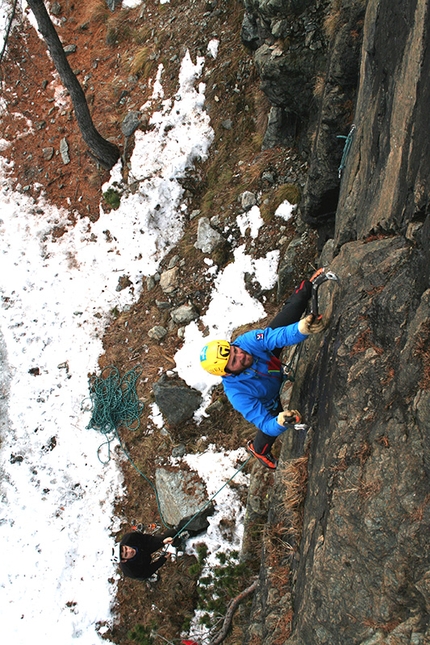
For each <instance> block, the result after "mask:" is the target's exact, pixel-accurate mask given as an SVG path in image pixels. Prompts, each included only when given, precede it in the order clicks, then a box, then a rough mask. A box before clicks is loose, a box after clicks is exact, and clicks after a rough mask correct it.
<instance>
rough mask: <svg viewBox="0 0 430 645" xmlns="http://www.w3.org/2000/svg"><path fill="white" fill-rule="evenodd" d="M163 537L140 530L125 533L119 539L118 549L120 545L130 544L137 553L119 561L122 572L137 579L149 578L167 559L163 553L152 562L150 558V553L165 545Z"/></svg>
mask: <svg viewBox="0 0 430 645" xmlns="http://www.w3.org/2000/svg"><path fill="white" fill-rule="evenodd" d="M164 537H165V536H157V535H147V534H146V533H140V531H133V532H132V533H126V534H125V535H124V537H123V538H122V540H121V543H120V549H121V547H122V546H131V547H133V549H136V551H137V553H136V555H135V556H134V557H133V558H131V559H130V560H126V561H125V562H120V567H121V569H122V572H123V574H124V575H125V576H127V578H135V579H139V580H145V579H146V578H150V577H151V576H152V575H153V574H154V573H155V572H156V571H157V570H158V569H159V568H160V567H162V566H163V564H164V563H165V562H166V560H167V558H166V556H165V555H161V556H160V557H159V558H157V560H154V561H153V562H152V559H151V555H152V553H154V552H155V551H158V550H159V549H161V548H162V547H163V546H165V545H164V543H163V539H164Z"/></svg>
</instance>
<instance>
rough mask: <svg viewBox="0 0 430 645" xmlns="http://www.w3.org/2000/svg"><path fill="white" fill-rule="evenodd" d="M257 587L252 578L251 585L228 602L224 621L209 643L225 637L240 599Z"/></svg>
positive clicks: (213, 644)
mask: <svg viewBox="0 0 430 645" xmlns="http://www.w3.org/2000/svg"><path fill="white" fill-rule="evenodd" d="M257 587H258V580H254V582H253V583H252V585H250V586H249V587H247V588H246V589H244V590H243V591H242V592H241V593H240V594H239V595H238V596H236V598H233V600H232V601H231V603H230V604H229V606H228V609H227V611H226V614H225V617H224V622H223V624H222V627H221V629H220V631H219V632H218V634H217V636H215V638H212V640H211V641H210V643H209V645H219V644H220V643H222V642H223V640H224V639H225V638H226V636H227V634H228V630H229V628H230V623H231V621H232V619H233V614H234V612H235V611H236V609H237V608H238V607H239V605H240V603H241V602H242V600H243V599H244V598H246V597H247V596H249V595H250V594H252V592H253V591H255V589H257Z"/></svg>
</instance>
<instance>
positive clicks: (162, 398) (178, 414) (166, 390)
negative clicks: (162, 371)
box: [153, 379, 202, 426]
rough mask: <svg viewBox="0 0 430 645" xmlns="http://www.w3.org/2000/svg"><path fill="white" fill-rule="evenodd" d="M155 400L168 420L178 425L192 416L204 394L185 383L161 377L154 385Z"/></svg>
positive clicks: (172, 424)
mask: <svg viewBox="0 0 430 645" xmlns="http://www.w3.org/2000/svg"><path fill="white" fill-rule="evenodd" d="M153 390H154V395H155V402H156V404H157V405H158V407H159V408H160V410H161V413H162V415H163V417H164V418H165V419H166V422H167V423H168V424H169V425H171V426H177V425H179V424H181V423H183V422H184V421H188V420H189V419H191V418H192V416H193V414H194V412H196V410H198V408H199V407H200V405H201V403H202V395H201V394H200V392H198V391H197V390H194V389H193V388H190V387H188V386H187V385H185V384H182V383H181V384H175V383H170V382H166V380H165V379H160V381H158V383H155V384H154V386H153Z"/></svg>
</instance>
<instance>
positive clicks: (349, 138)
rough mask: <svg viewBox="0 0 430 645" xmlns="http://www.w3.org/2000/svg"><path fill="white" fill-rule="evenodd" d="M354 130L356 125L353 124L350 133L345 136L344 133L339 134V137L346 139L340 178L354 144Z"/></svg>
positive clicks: (339, 169) (339, 170)
mask: <svg viewBox="0 0 430 645" xmlns="http://www.w3.org/2000/svg"><path fill="white" fill-rule="evenodd" d="M354 131H355V125H354V124H352V126H351V130H350V131H349V134H348V136H347V137H345V136H344V135H343V134H338V135H337V137H336V138H337V139H345V145H344V146H343V153H342V158H341V160H340V166H339V168H338V173H339V179H340V178H341V177H342V173H343V170H344V168H345V166H346V158H347V156H348V153H349V151H350V148H351V145H352V139H353V136H354Z"/></svg>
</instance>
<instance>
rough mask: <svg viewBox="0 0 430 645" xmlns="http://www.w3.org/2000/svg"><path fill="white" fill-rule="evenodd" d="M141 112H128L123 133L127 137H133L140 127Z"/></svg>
mask: <svg viewBox="0 0 430 645" xmlns="http://www.w3.org/2000/svg"><path fill="white" fill-rule="evenodd" d="M140 117H141V113H140V112H137V111H135V112H128V114H126V115H125V117H124V118H123V120H122V123H121V132H122V133H123V135H124V136H125V137H131V135H132V134H134V132H136V130H137V129H138V127H139V125H140Z"/></svg>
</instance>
